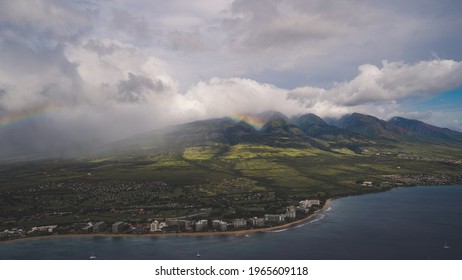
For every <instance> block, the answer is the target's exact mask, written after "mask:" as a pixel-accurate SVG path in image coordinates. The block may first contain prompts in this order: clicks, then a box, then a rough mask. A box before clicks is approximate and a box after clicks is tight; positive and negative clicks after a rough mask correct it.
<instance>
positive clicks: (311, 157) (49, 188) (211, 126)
mask: <svg viewBox="0 0 462 280" xmlns="http://www.w3.org/2000/svg"><path fill="white" fill-rule="evenodd" d="M360 120H361V125H363V123H364V122H365V121H368V122H371V121H376V120H374V119H372V120H371V119H370V118H366V117H363V116H360ZM310 121H315V122H316V125H317V128H316V131H315V132H313V130H309V122H310ZM285 122H286V121H285V120H284V119H282V118H279V119H278V120H277V121H274V120H273V121H272V122H270V125H267V126H266V127H265V129H267V132H258V131H256V130H255V129H253V128H252V127H250V126H248V125H247V126H246V125H244V124H242V123H239V124H237V125H235V126H233V123H231V122H230V121H228V120H225V121H220V120H214V121H213V122H202V123H201V122H197V123H193V124H191V125H190V126H186V125H183V126H180V127H179V128H178V129H172V128H171V129H170V130H169V131H168V133H170V134H168V133H166V134H165V135H164V136H163V137H158V136H156V139H157V138H159V139H160V138H162V141H163V142H162V141H160V142H155V143H153V142H152V141H154V140H152V139H153V138H150V139H151V140H152V141H149V139H141V140H140V139H138V140H137V141H138V142H133V140H130V141H132V142H130V143H128V145H125V146H124V147H122V148H120V147H119V146H120V145H121V143H117V145H119V146H118V147H117V149H116V151H117V152H115V150H109V151H104V152H103V153H101V154H100V155H99V156H93V157H91V158H80V159H53V160H36V161H28V162H13V163H6V162H4V163H2V164H1V165H0V230H4V229H7V228H12V227H30V226H37V225H47V224H71V223H76V222H85V221H97V220H104V221H107V222H112V221H117V220H127V221H128V220H136V221H148V220H151V219H155V218H169V217H197V218H199V217H201V218H209V219H210V218H219V219H220V218H232V217H244V218H245V217H254V216H260V217H261V216H263V215H264V214H265V213H282V212H284V210H285V207H287V206H288V205H296V204H297V202H298V201H300V200H304V199H321V200H324V199H326V198H328V197H335V196H343V195H350V194H358V193H364V192H376V191H381V190H385V189H388V188H390V187H393V186H395V185H398V184H407V183H406V182H411V183H409V184H414V183H416V182H417V183H421V184H427V183H429V184H438V183H445V184H446V183H454V182H460V179H461V178H460V174H461V168H462V165H461V164H462V162H461V159H460V155H461V154H462V148H461V145H460V142H445V144H444V145H443V144H441V143H438V142H435V141H431V142H429V141H427V142H422V141H420V140H419V141H404V140H402V139H401V140H400V141H397V140H396V139H398V138H400V137H402V131H401V130H399V129H396V128H393V129H392V130H387V131H386V133H385V132H384V128H383V127H382V128H381V129H380V130H377V131H379V132H380V133H382V135H381V137H378V138H361V137H360V136H358V135H356V134H351V132H345V131H343V130H341V129H339V128H336V129H333V127H332V126H328V125H327V124H325V123H322V122H320V120H318V119H316V118H314V117H313V116H309V117H307V118H304V119H303V124H304V126H305V127H304V131H311V132H310V133H316V134H317V135H321V136H319V137H320V138H316V139H314V138H310V137H311V136H307V135H304V134H302V132H301V130H300V129H298V128H296V127H295V126H294V125H289V124H287V123H285ZM357 122H358V121H356V120H354V119H351V118H350V119H349V124H350V125H353V124H356V123H357ZM384 127H385V125H384ZM323 128H326V130H325V131H324V132H322V131H321V130H322V129H323ZM395 130H396V131H398V132H399V133H400V134H399V135H398V134H393V137H392V138H393V139H385V138H383V137H382V136H386V135H388V134H389V133H393V131H395ZM320 131H321V132H320ZM358 131H363V130H358ZM443 132H445V131H443ZM377 135H378V134H377V133H375V134H374V137H375V136H377ZM456 136H457V135H456ZM451 137H453V135H452V134H451ZM454 137H455V136H454ZM174 139H175V140H174ZM229 139H232V141H231V140H229ZM432 139H433V138H432ZM140 143H146V145H149V148H143V146H142V144H140ZM163 143H164V144H163ZM165 143H174V144H172V145H167V144H165ZM318 144H319V145H321V146H319V147H318V146H317V145H318ZM162 145H166V146H162ZM420 174H427V175H428V174H430V175H432V176H431V178H433V179H428V178H429V177H428V176H426V177H425V176H423V177H422V178H424V179H422V180H421V181H419V178H420V177H419V176H420ZM406 176H412V178H411V179H412V180H407V181H406ZM397 178H398V179H399V181H397V180H398V179H397ZM441 178H442V179H441ZM365 182H367V183H365ZM403 182H404V183H403Z"/></svg>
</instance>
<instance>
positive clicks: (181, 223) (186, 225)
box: [178, 220, 192, 230]
mask: <svg viewBox="0 0 462 280" xmlns="http://www.w3.org/2000/svg"><path fill="white" fill-rule="evenodd" d="M178 227H179V228H180V229H184V230H191V229H192V222H191V221H189V220H178Z"/></svg>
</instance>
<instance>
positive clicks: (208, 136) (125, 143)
mask: <svg viewBox="0 0 462 280" xmlns="http://www.w3.org/2000/svg"><path fill="white" fill-rule="evenodd" d="M264 116H265V120H266V123H264V125H263V126H262V127H261V128H260V129H256V128H255V127H254V126H252V125H251V124H249V123H248V122H246V120H245V119H244V120H240V121H236V120H232V119H230V118H219V119H209V120H202V121H196V122H191V123H186V124H182V125H178V126H172V127H169V128H166V129H161V130H156V131H153V132H151V133H147V134H142V135H137V136H134V137H131V138H128V139H125V140H122V141H118V142H116V143H113V144H112V145H111V148H110V149H108V150H106V152H107V153H120V152H122V151H123V152H124V153H156V152H163V151H181V150H183V149H185V148H188V147H195V146H211V145H215V146H220V147H224V148H225V147H229V146H233V145H236V144H240V143H246V144H256V145H257V144H263V145H268V146H273V147H281V148H290V147H296V148H306V149H321V150H325V151H335V150H336V149H338V148H346V149H349V150H351V151H353V152H355V153H361V151H362V150H363V149H366V148H367V147H374V146H376V147H381V146H382V145H394V144H407V143H415V142H416V141H418V143H420V144H423V145H424V144H444V143H446V144H459V143H462V133H460V132H457V131H453V130H450V129H447V128H439V127H436V126H432V125H429V124H426V123H424V122H421V121H417V120H410V119H405V118H401V117H395V118H393V119H391V120H390V121H384V120H381V119H378V118H376V117H374V116H370V115H364V114H359V113H354V114H351V115H347V116H344V117H343V118H341V119H340V120H339V121H338V124H337V126H333V125H329V124H327V123H326V122H325V121H324V120H323V119H322V118H320V117H318V116H316V115H314V114H305V115H301V116H299V117H295V118H293V119H291V120H289V119H288V118H287V117H286V116H284V115H283V114H281V113H279V112H270V113H266V114H264Z"/></svg>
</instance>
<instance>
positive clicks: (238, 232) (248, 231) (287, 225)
mask: <svg viewBox="0 0 462 280" xmlns="http://www.w3.org/2000/svg"><path fill="white" fill-rule="evenodd" d="M331 201H332V199H331V198H329V199H327V200H326V202H325V203H324V205H323V207H322V208H321V209H319V210H317V211H315V212H314V213H313V214H311V215H309V216H307V217H305V218H303V219H300V220H296V221H293V222H289V223H285V224H282V225H278V226H273V227H268V228H255V229H246V230H236V231H204V232H178V233H173V232H172V233H146V234H130V233H121V234H115V233H89V234H54V235H44V236H34V237H25V238H18V239H11V240H4V241H0V243H12V242H21V241H30V240H40V239H48V238H93V237H162V236H209V235H249V234H254V233H258V232H272V231H275V230H281V229H285V228H291V227H294V226H296V225H299V224H301V223H304V222H306V221H309V220H311V219H312V218H314V216H316V215H317V214H319V213H320V212H322V211H324V210H325V209H327V208H328V207H329V205H330V202H331Z"/></svg>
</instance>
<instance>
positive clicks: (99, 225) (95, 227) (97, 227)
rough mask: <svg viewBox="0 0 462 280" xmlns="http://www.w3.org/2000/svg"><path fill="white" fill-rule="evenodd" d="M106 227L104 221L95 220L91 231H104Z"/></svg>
mask: <svg viewBox="0 0 462 280" xmlns="http://www.w3.org/2000/svg"><path fill="white" fill-rule="evenodd" d="M106 228H107V224H106V223H105V222H97V223H96V224H94V225H93V232H104V231H105V230H106Z"/></svg>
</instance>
